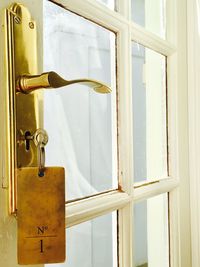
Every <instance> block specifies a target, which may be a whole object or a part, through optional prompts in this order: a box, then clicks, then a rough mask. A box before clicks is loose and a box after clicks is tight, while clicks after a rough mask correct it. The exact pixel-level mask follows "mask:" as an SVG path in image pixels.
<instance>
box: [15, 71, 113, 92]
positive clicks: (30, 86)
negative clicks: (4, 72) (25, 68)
mask: <svg viewBox="0 0 200 267" xmlns="http://www.w3.org/2000/svg"><path fill="white" fill-rule="evenodd" d="M75 83H80V84H83V85H87V86H89V87H91V88H92V89H93V90H94V91H96V92H97V93H101V94H108V93H111V91H112V90H111V88H110V87H109V86H107V85H106V84H104V83H102V82H100V81H97V80H92V79H84V78H83V79H77V80H65V79H63V78H62V77H60V76H59V75H58V74H57V73H56V72H54V71H50V72H46V73H42V74H41V75H22V76H20V77H19V78H18V79H17V83H16V91H17V92H21V93H24V94H28V93H30V92H32V91H34V90H37V89H42V88H44V89H45V88H59V87H63V86H67V85H70V84H75Z"/></svg>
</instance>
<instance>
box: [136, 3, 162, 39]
mask: <svg viewBox="0 0 200 267" xmlns="http://www.w3.org/2000/svg"><path fill="white" fill-rule="evenodd" d="M131 4H132V8H131V10H132V19H133V21H134V22H136V23H137V24H139V25H141V26H142V27H145V28H146V29H147V30H149V31H151V32H153V33H155V34H157V35H159V36H160V37H163V38H165V35H166V22H165V20H166V6H165V0H131Z"/></svg>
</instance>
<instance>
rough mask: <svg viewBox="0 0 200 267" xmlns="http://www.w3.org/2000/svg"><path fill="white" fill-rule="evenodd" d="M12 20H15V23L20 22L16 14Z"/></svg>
mask: <svg viewBox="0 0 200 267" xmlns="http://www.w3.org/2000/svg"><path fill="white" fill-rule="evenodd" d="M14 21H15V23H17V24H20V23H21V18H20V17H18V16H15V17H14Z"/></svg>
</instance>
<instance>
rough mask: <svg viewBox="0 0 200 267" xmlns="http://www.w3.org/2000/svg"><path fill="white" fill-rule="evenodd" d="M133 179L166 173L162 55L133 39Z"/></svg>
mask: <svg viewBox="0 0 200 267" xmlns="http://www.w3.org/2000/svg"><path fill="white" fill-rule="evenodd" d="M132 65H133V68H132V82H133V133H134V134H133V135H134V140H133V143H134V177H135V182H140V181H143V180H155V179H161V178H166V177H167V123H166V116H167V115H166V58H165V57H164V56H162V55H161V54H159V53H156V52H154V51H153V50H151V49H148V48H145V47H144V46H142V45H139V44H136V43H133V46H132Z"/></svg>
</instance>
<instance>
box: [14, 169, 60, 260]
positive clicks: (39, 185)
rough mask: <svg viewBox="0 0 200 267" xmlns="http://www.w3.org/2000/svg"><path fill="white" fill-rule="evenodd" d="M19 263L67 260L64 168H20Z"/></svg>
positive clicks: (18, 175)
mask: <svg viewBox="0 0 200 267" xmlns="http://www.w3.org/2000/svg"><path fill="white" fill-rule="evenodd" d="M17 177H18V179H17V188H18V196H19V197H18V200H17V207H18V210H17V215H18V262H19V264H43V263H59V262H63V261H65V178H64V168H61V167H47V168H45V174H44V176H43V177H39V176H38V168H37V167H27V168H21V169H18V170H17Z"/></svg>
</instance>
